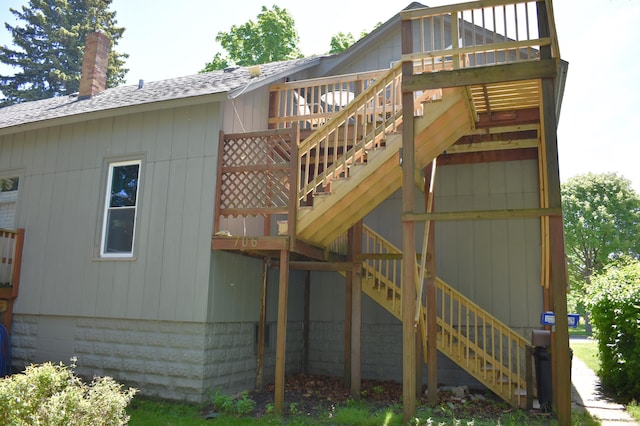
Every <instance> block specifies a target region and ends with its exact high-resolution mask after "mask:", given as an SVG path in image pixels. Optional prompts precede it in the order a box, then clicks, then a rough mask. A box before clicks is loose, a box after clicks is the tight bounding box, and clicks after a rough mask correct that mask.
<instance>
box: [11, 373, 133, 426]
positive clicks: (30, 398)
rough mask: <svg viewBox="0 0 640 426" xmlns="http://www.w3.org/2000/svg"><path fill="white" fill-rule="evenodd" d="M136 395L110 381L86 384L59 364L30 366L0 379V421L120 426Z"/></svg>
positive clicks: (32, 423) (94, 380)
mask: <svg viewBox="0 0 640 426" xmlns="http://www.w3.org/2000/svg"><path fill="white" fill-rule="evenodd" d="M135 393H136V390H135V389H132V388H129V389H126V390H123V389H122V385H120V384H118V383H116V382H115V381H114V380H113V379H112V378H111V377H96V378H94V379H93V381H92V382H91V383H89V384H86V383H85V382H83V381H82V380H81V379H80V378H79V377H77V376H75V375H74V374H73V371H72V369H70V368H68V367H66V366H65V365H63V364H62V363H61V364H59V365H55V364H52V363H45V364H40V365H31V366H29V367H27V368H26V369H25V371H24V373H22V374H15V375H13V376H10V377H7V378H4V379H0V419H3V421H4V423H2V424H9V425H87V424H91V425H105V426H106V425H123V424H127V422H128V420H129V417H128V416H127V415H126V412H125V408H126V407H127V405H128V404H129V402H130V401H131V398H133V396H134V394H135Z"/></svg>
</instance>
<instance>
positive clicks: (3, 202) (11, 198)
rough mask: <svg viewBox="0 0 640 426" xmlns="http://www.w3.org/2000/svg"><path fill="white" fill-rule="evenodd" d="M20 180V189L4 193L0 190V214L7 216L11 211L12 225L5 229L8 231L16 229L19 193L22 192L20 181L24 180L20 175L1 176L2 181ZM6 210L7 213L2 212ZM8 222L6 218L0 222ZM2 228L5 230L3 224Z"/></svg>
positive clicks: (6, 226) (0, 225)
mask: <svg viewBox="0 0 640 426" xmlns="http://www.w3.org/2000/svg"><path fill="white" fill-rule="evenodd" d="M14 178H17V179H18V189H15V190H13V191H2V189H0V214H6V213H7V212H8V211H9V210H10V212H9V215H8V216H7V217H10V221H11V223H10V224H9V225H7V224H5V226H4V228H6V229H14V227H15V222H16V209H17V207H18V191H19V190H20V181H21V180H22V178H21V177H20V176H19V175H18V174H7V175H4V174H2V175H0V179H14ZM2 210H6V211H4V212H3V211H2ZM4 220H6V217H5V218H3V219H1V220H0V222H3V221H4ZM0 228H3V226H2V224H0Z"/></svg>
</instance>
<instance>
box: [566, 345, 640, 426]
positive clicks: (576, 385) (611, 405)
mask: <svg viewBox="0 0 640 426" xmlns="http://www.w3.org/2000/svg"><path fill="white" fill-rule="evenodd" d="M571 344H572V345H573V344H576V345H579V344H581V343H580V341H579V340H574V339H572V340H571ZM571 382H572V384H573V386H572V390H571V405H572V406H573V410H574V411H580V410H587V411H588V412H589V414H590V415H591V417H593V418H597V419H598V420H600V421H601V422H602V425H603V426H614V425H619V426H622V425H624V426H632V425H634V426H640V424H638V423H637V422H636V421H635V420H634V419H633V418H632V417H631V416H630V415H629V414H628V413H627V412H626V411H625V409H624V406H623V405H620V404H617V403H615V402H613V401H611V400H609V399H608V398H606V397H605V396H603V395H602V392H601V391H600V378H599V377H598V376H597V375H596V374H595V373H594V372H593V371H592V370H591V369H589V367H587V365H586V364H585V363H584V362H582V361H581V360H580V359H578V358H576V357H575V356H574V357H573V361H572V366H571Z"/></svg>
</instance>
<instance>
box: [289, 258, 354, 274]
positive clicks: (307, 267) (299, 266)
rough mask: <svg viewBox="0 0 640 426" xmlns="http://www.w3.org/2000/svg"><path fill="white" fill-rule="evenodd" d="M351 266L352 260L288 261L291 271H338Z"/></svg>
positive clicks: (349, 268) (345, 269)
mask: <svg viewBox="0 0 640 426" xmlns="http://www.w3.org/2000/svg"><path fill="white" fill-rule="evenodd" d="M351 268H352V262H313V261H303V260H292V261H291V262H289V269H290V270H292V271H322V272H340V271H350V270H351Z"/></svg>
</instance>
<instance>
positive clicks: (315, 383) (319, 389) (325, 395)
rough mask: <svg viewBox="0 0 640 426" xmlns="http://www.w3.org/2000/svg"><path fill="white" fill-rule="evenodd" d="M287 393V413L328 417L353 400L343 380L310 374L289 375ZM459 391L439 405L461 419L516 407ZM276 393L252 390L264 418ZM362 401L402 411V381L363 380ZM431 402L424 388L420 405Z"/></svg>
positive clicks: (445, 392)
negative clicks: (460, 393)
mask: <svg viewBox="0 0 640 426" xmlns="http://www.w3.org/2000/svg"><path fill="white" fill-rule="evenodd" d="M445 389H446V388H445ZM284 393H285V395H284V406H283V409H284V413H283V414H284V415H285V416H290V415H305V416H311V417H326V416H328V414H329V413H331V412H333V411H334V410H335V409H336V408H337V407H340V406H344V405H346V404H347V403H348V401H350V400H351V394H350V391H349V389H347V388H345V386H344V383H343V380H342V379H341V378H336V377H328V376H316V375H306V374H298V375H293V376H287V377H286V379H285V390H284ZM455 393H456V392H454V390H451V389H448V390H442V391H440V392H439V393H438V397H439V404H438V407H440V408H441V410H442V411H443V412H445V411H446V412H448V413H450V414H452V415H454V416H456V417H457V418H469V419H480V418H483V419H486V418H499V417H500V416H502V415H504V414H506V413H509V412H512V411H514V409H513V407H511V406H509V405H508V404H506V403H504V402H503V401H501V400H498V399H497V397H495V395H493V394H491V393H485V392H482V391H474V390H471V391H470V392H466V394H465V396H463V397H460V395H459V394H458V395H456V394H455ZM273 395H274V386H273V384H271V385H268V386H266V387H265V388H264V389H263V390H260V391H253V392H250V393H249V397H250V398H251V399H253V400H254V401H255V402H256V407H255V410H254V415H255V416H256V417H261V416H263V415H265V414H267V413H269V412H270V411H271V410H273ZM361 400H362V401H363V402H365V403H366V404H367V405H368V406H370V407H371V408H372V409H373V410H375V409H382V408H385V407H393V406H395V407H396V410H395V411H397V412H401V411H402V384H401V383H398V382H394V381H377V380H363V381H362V385H361ZM427 404H428V401H427V397H426V396H425V395H424V389H423V392H422V396H421V397H420V398H418V399H417V400H416V405H417V406H426V405H427ZM436 409H437V408H436Z"/></svg>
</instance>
